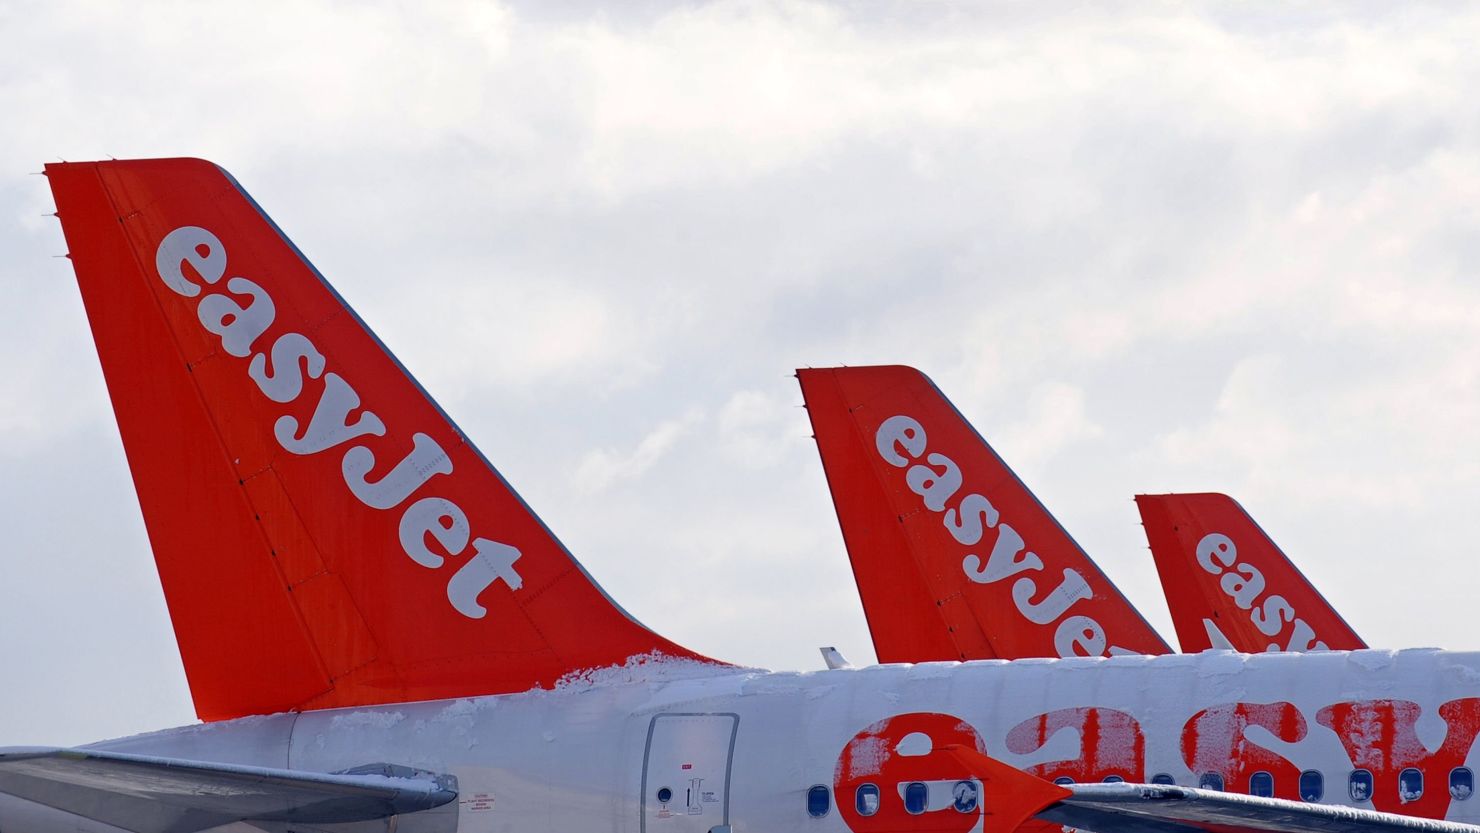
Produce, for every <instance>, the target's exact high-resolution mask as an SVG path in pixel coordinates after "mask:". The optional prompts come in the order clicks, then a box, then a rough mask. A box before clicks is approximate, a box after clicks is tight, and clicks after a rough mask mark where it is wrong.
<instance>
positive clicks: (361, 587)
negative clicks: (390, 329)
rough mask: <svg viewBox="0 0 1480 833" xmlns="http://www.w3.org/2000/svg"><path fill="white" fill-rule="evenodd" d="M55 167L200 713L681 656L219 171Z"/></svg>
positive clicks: (142, 164) (464, 688) (196, 166)
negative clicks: (609, 588)
mask: <svg viewBox="0 0 1480 833" xmlns="http://www.w3.org/2000/svg"><path fill="white" fill-rule="evenodd" d="M46 172H47V175H48V176H49V177H50V181H51V187H52V192H53V194H54V195H55V197H56V202H57V208H58V210H59V214H60V217H61V220H62V229H63V231H64V232H65V234H66V237H67V243H68V245H69V247H70V248H71V258H72V260H73V265H74V267H75V268H76V271H77V280H78V284H79V285H80V286H81V289H82V297H83V301H84V303H85V305H86V307H87V314H88V319H89V321H90V323H91V325H92V331H93V337H94V339H95V340H96V342H97V348H98V356H99V358H100V359H101V361H102V365H103V372H104V376H105V378H106V379H107V383H108V391H109V394H110V396H111V397H112V400H113V408H114V411H115V413H116V415H117V418H118V426H119V430H120V432H121V433H122V435H123V441H124V449H125V451H126V452H127V454H128V459H129V466H130V468H131V470H132V472H133V477H134V485H135V488H136V489H137V491H138V494H139V503H140V506H141V507H142V509H143V512H144V520H145V524H146V527H147V528H148V531H149V538H150V541H151V543H152V544H153V548H154V554H155V559H156V562H157V564H158V568H159V574H160V580H161V581H162V582H163V585H164V590H165V597H166V599H167V601H168V603H169V607H170V615H171V618H172V619H173V621H174V626H175V635H176V637H177V638H178V640H179V643H180V653H181V656H182V658H183V660H184V662H185V670H186V675H187V677H188V679H189V681H190V688H191V693H192V695H193V696H194V698H195V705H196V710H197V712H198V713H199V714H200V716H201V717H202V718H204V719H207V720H213V719H221V718H228V717H236V716H240V715H245V714H258V713H265V712H273V711H281V710H296V709H314V708H327V707H332V706H357V705H367V704H373V703H386V702H397V701H405V700H424V699H436V698H444V697H457V696H467V695H474V694H490V693H500V692H512V691H522V690H525V689H528V688H531V687H536V686H541V685H548V684H550V683H552V682H554V681H555V680H557V679H558V678H559V677H561V676H562V675H564V674H566V673H568V672H570V671H573V670H577V669H584V668H591V667H598V666H605V665H610V664H613V663H621V662H624V661H626V660H628V659H629V658H631V657H633V656H635V655H643V654H651V655H661V656H670V657H687V658H695V655H694V654H692V653H690V652H689V651H687V650H685V649H683V648H680V647H679V646H677V645H674V644H673V643H671V642H669V641H667V640H665V639H662V638H661V637H658V636H656V635H654V634H653V633H651V632H650V631H648V630H647V629H645V628H644V627H643V626H642V625H640V624H638V623H637V622H636V621H634V620H633V619H631V618H630V617H629V616H628V615H627V614H626V613H624V612H623V611H622V610H621V609H620V608H619V607H617V606H616V605H615V604H614V603H613V602H612V601H611V600H610V599H608V598H607V597H606V596H605V595H604V594H603V593H602V591H601V589H600V588H599V587H597V586H596V584H595V583H594V582H592V580H591V579H590V578H589V577H588V576H587V575H586V574H585V573H584V571H583V570H582V569H581V567H580V565H579V564H577V563H576V561H575V559H573V558H572V557H571V556H570V554H569V553H568V552H566V550H565V549H564V548H563V547H562V546H561V544H560V542H559V541H557V540H556V539H555V537H554V536H553V535H551V534H550V532H549V531H548V530H547V529H546V528H545V527H544V525H543V524H542V523H541V522H540V520H539V518H537V517H536V516H535V515H534V513H533V512H531V511H530V509H529V508H528V507H527V506H525V505H524V503H523V502H522V501H521V500H520V498H519V496H518V495H517V494H515V492H514V490H513V489H511V488H510V487H509V485H508V484H507V483H505V482H504V481H503V479H502V478H501V477H500V476H499V474H498V472H496V471H495V470H494V469H493V467H492V466H490V465H489V464H488V463H487V461H486V460H484V459H483V457H482V456H481V455H480V454H479V453H478V451H477V450H476V449H475V448H474V447H473V446H472V444H471V443H469V442H468V441H467V440H466V439H465V438H464V437H463V435H462V434H461V432H460V431H459V430H458V429H457V426H456V425H454V424H453V423H452V421H451V420H450V419H448V418H447V416H446V415H445V414H443V413H442V411H441V410H440V409H439V408H438V407H437V406H436V404H435V403H434V402H432V400H431V399H430V398H429V397H428V396H427V395H426V393H425V392H424V391H423V390H422V389H421V388H420V387H419V386H418V385H417V384H416V382H415V380H413V379H412V378H411V377H410V376H409V375H408V374H407V373H406V371H405V370H404V369H403V368H402V367H401V366H400V365H399V364H398V363H397V362H396V360H395V358H394V357H393V356H392V355H391V354H390V353H389V352H388V351H387V350H386V349H385V347H384V346H382V345H381V343H380V342H379V341H378V340H377V339H376V338H375V336H374V334H372V333H371V332H370V330H369V329H368V328H367V327H366V326H365V325H364V323H363V322H362V321H360V319H359V318H358V317H357V316H356V315H355V314H354V312H353V311H351V310H350V309H349V307H347V306H346V305H345V304H344V302H343V301H342V300H341V299H340V298H339V297H338V296H337V295H336V294H335V293H334V291H333V290H332V289H331V288H330V287H329V285H328V284H327V283H325V282H324V280H323V279H322V277H321V276H320V275H319V274H318V273H317V272H316V271H315V270H314V269H313V267H312V266H311V265H310V264H309V263H308V262H307V261H306V260H305V259H304V258H303V257H302V255H301V254H300V253H299V252H298V250H297V249H296V248H294V246H293V244H292V243H291V242H289V241H288V239H287V238H286V237H284V236H283V235H282V233H281V232H280V231H279V230H278V229H277V227H276V226H275V225H273V223H272V221H271V220H269V219H268V218H267V216H266V215H265V214H264V213H262V211H261V210H260V209H259V208H258V207H257V205H256V204H255V203H254V202H253V201H252V200H251V198H250V197H248V196H247V195H246V193H245V192H243V191H242V190H241V189H240V188H239V187H238V186H237V184H236V182H235V181H234V180H233V179H232V178H231V177H230V176H229V175H227V174H226V173H225V172H224V171H222V170H221V169H219V168H217V167H216V166H215V165H212V164H210V163H208V162H203V161H200V160H191V159H163V160H147V161H129V162H96V163H83V164H63V165H48V166H47V170H46Z"/></svg>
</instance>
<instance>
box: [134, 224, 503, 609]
mask: <svg viewBox="0 0 1480 833" xmlns="http://www.w3.org/2000/svg"><path fill="white" fill-rule="evenodd" d="M154 262H155V268H156V269H157V270H158V272H159V278H160V280H161V281H163V282H164V284H165V286H167V287H169V288H170V290H171V291H173V292H174V293H175V294H177V295H179V296H181V297H183V298H198V299H199V300H198V301H197V302H196V307H195V312H196V317H197V318H199V319H200V324H201V326H202V327H204V328H205V329H206V330H207V331H209V332H211V333H212V334H214V335H216V336H218V337H219V338H220V339H221V349H222V350H224V351H225V352H226V353H227V354H229V355H232V356H235V357H237V358H240V359H247V367H246V375H247V377H248V378H249V379H251V380H252V382H253V383H255V384H256V386H257V389H258V390H259V391H261V393H262V395H263V396H265V397H267V398H268V399H270V400H272V401H273V402H277V403H280V404H288V403H290V402H294V401H297V400H298V398H299V397H301V396H302V395H303V394H304V392H305V387H306V384H307V381H308V380H310V379H311V380H315V381H319V382H321V383H322V384H321V386H319V392H318V402H317V404H315V406H314V410H313V414H312V416H310V417H309V419H308V424H307V425H303V424H300V421H299V419H298V418H297V417H293V416H290V415H286V414H285V415H283V416H281V417H279V418H278V419H277V421H276V422H275V423H273V427H272V433H273V437H274V438H276V440H277V443H278V445H280V446H282V448H283V449H284V450H285V451H288V452H291V453H293V454H298V455H304V456H311V455H319V454H323V453H325V452H327V451H329V450H331V449H335V448H339V447H341V446H343V445H345V444H346V443H350V442H352V441H353V440H355V439H357V438H360V437H365V436H377V437H378V436H384V435H385V433H386V430H387V427H386V425H385V423H384V422H383V421H382V420H381V418H380V417H379V416H377V415H376V414H375V412H374V411H372V410H370V408H368V407H367V408H364V409H363V410H361V409H360V396H359V394H358V393H356V392H355V389H354V387H353V386H351V385H350V383H349V382H347V381H345V379H344V378H343V377H342V376H340V375H339V374H338V373H336V372H334V371H333V370H332V369H330V368H329V366H328V362H327V360H326V359H325V358H324V354H323V353H322V352H320V350H319V349H318V348H317V347H316V346H314V343H313V341H312V340H311V339H309V338H308V337H307V336H304V335H303V334H301V333H283V334H282V335H280V336H278V337H277V338H276V339H274V340H273V342H272V344H271V345H265V346H264V345H259V342H261V341H262V340H263V336H264V335H265V334H266V333H267V331H268V329H269V328H270V327H271V326H272V324H273V321H274V320H275V318H276V313H277V307H276V305H275V304H274V303H273V299H272V296H271V295H270V294H268V292H267V291H266V290H265V289H263V288H262V287H261V286H259V285H258V284H257V283H255V282H254V281H252V280H250V279H249V278H244V277H232V278H230V279H228V280H227V281H226V283H225V289H226V292H207V293H206V294H204V295H202V294H201V292H202V289H203V288H204V287H215V286H217V285H218V284H220V283H221V279H222V278H223V277H225V275H226V264H227V257H226V247H225V246H223V245H222V244H221V240H220V239H219V238H217V237H216V235H214V234H212V233H211V232H209V231H207V230H206V229H203V228H200V227H199V226H182V227H180V228H177V229H175V230H174V231H172V232H170V233H169V234H168V235H166V236H165V238H164V240H162V241H160V244H159V248H158V249H157V250H156V252H155V260H154ZM186 266H189V267H190V272H189V273H187V271H186V269H185V267H186ZM192 273H193V274H192ZM238 298H241V299H245V300H246V306H242V304H241V303H239V302H238V300H237V299H238ZM259 347H260V348H261V349H259ZM357 410H358V412H359V415H358V416H356V417H355V418H354V419H350V414H352V413H355V412H356V411H357ZM411 445H412V449H411V452H410V453H409V454H407V455H406V457H405V458H404V459H402V460H400V461H399V462H397V463H396V464H395V466H393V467H392V468H391V470H390V471H388V472H386V473H385V475H383V476H382V477H380V479H378V480H371V479H370V477H369V475H370V472H371V471H372V470H374V469H375V465H376V459H375V454H374V452H372V451H371V450H370V449H369V448H367V447H365V446H363V445H352V446H350V447H349V448H348V449H347V450H345V452H344V455H343V457H342V458H341V459H340V472H341V474H342V475H343V480H344V485H345V487H346V488H348V489H349V491H350V493H351V494H353V495H354V496H355V498H356V499H357V500H359V502H360V503H362V504H364V505H365V506H367V507H369V508H371V509H374V510H377V511H382V512H386V511H393V510H396V509H398V508H400V507H401V506H403V505H404V504H405V503H406V502H407V501H408V500H409V499H410V497H411V495H412V494H413V493H414V492H416V490H417V489H420V488H421V487H422V486H424V485H426V483H427V482H429V481H430V480H431V479H432V478H434V477H436V476H437V475H449V474H452V460H451V459H450V458H449V457H448V456H447V452H445V451H443V450H442V447H441V446H440V445H438V443H437V441H436V440H434V439H432V438H431V437H429V436H427V435H426V434H423V433H420V432H417V433H414V434H412V437H411ZM428 535H430V536H431V537H432V539H433V540H435V541H436V542H437V543H438V544H439V545H440V546H441V547H443V548H444V549H445V551H446V552H447V553H449V554H451V555H452V556H458V555H461V554H462V553H463V552H465V551H466V550H468V548H469V546H471V548H472V556H471V557H470V558H469V559H468V560H467V561H465V562H463V564H462V566H461V567H459V568H458V569H457V570H455V571H454V572H453V573H452V576H451V578H449V579H448V582H447V599H448V601H449V602H451V603H452V607H453V608H454V609H455V610H456V611H457V612H458V613H460V614H462V615H463V616H466V617H468V618H470V619H481V618H482V617H483V616H484V615H486V614H487V613H488V611H487V610H486V609H485V608H484V607H483V606H482V605H480V604H479V603H478V596H479V595H480V594H481V593H482V592H483V591H484V590H487V589H488V588H489V587H490V586H492V585H493V583H494V582H496V581H502V582H504V583H505V584H506V585H508V587H509V589H511V590H518V589H519V587H520V585H521V584H522V583H523V581H522V579H521V578H520V576H519V573H518V571H517V570H515V568H514V562H516V561H518V560H519V550H518V549H516V548H514V547H511V546H509V545H507V544H501V543H499V542H497V541H492V540H489V539H487V538H474V537H473V535H472V527H471V525H470V524H469V523H468V517H467V513H465V512H464V511H463V510H462V508H461V507H459V506H458V505H457V504H455V503H453V502H452V501H450V500H447V499H446V498H441V497H424V498H421V499H420V500H417V501H416V502H414V503H411V504H410V505H409V506H406V507H405V509H403V510H401V519H400V526H399V536H398V537H399V539H400V541H399V543H400V545H401V550H402V551H403V552H404V553H405V554H406V556H407V557H408V558H410V559H411V560H412V561H415V562H416V563H417V564H420V565H421V566H423V567H427V568H429V569H433V570H435V569H440V568H441V567H442V566H443V565H444V562H445V560H446V559H444V557H443V556H441V555H439V554H437V553H435V552H433V551H432V550H431V548H430V547H428V546H427V536H428Z"/></svg>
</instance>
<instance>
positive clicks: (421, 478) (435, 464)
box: [342, 433, 452, 509]
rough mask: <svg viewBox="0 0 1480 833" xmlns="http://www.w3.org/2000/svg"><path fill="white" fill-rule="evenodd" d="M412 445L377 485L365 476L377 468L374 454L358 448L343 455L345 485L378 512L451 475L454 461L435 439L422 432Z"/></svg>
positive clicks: (417, 435)
mask: <svg viewBox="0 0 1480 833" xmlns="http://www.w3.org/2000/svg"><path fill="white" fill-rule="evenodd" d="M411 443H412V446H411V453H410V454H407V455H406V457H405V458H404V459H403V460H401V462H399V463H397V464H396V467H395V468H393V469H391V470H390V473H389V474H387V475H386V476H385V477H383V478H381V479H380V480H378V481H376V482H374V483H371V482H370V481H368V480H366V479H365V475H367V474H369V473H370V470H371V469H373V468H375V452H373V451H371V450H370V449H368V448H366V447H364V446H362V445H357V446H355V447H354V448H351V449H350V450H349V451H346V452H345V453H344V461H343V463H342V468H343V470H344V482H345V483H348V484H349V490H350V491H351V492H354V495H355V497H357V498H359V499H360V502H361V503H363V504H365V505H366V506H373V507H375V508H376V509H389V508H391V507H392V506H399V505H401V502H402V501H404V500H406V498H408V497H411V493H412V492H414V491H416V490H417V489H420V488H421V487H422V486H423V485H425V484H426V482H427V481H428V480H431V479H432V477H433V476H434V475H438V474H452V461H451V460H450V459H448V457H447V452H445V451H443V450H442V446H440V445H437V441H436V440H434V439H432V438H431V437H428V436H427V435H426V434H420V433H419V434H416V435H415V436H413V437H412V438H411Z"/></svg>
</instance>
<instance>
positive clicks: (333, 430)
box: [272, 373, 385, 454]
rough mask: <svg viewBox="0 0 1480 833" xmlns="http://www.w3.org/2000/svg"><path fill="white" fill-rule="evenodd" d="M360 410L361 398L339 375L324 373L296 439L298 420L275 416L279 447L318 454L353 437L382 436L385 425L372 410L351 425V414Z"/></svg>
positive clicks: (357, 418)
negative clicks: (315, 400)
mask: <svg viewBox="0 0 1480 833" xmlns="http://www.w3.org/2000/svg"><path fill="white" fill-rule="evenodd" d="M358 407H360V395H359V394H358V393H355V389H354V388H352V387H350V386H349V383H348V382H346V381H344V379H343V378H342V377H341V376H340V375H339V374H338V373H326V374H324V392H323V393H321V394H319V404H318V405H317V406H315V407H314V409H313V416H311V417H309V418H308V428H306V429H304V431H303V436H301V437H300V436H298V418H297V417H293V416H281V417H278V421H277V422H276V423H274V424H273V426H272V433H273V435H274V436H276V437H277V441H278V445H281V446H282V447H283V448H285V449H287V450H288V451H291V452H293V453H294V454H317V453H319V452H320V451H324V450H325V449H329V448H333V447H334V446H336V445H339V444H340V443H343V442H348V441H350V440H352V439H354V438H355V437H363V436H365V435H366V434H374V435H375V436H377V437H379V436H381V435H383V434H385V423H384V422H381V421H380V417H378V416H376V415H375V414H374V413H373V412H371V411H364V412H362V413H361V414H360V415H359V416H358V417H356V418H355V420H354V422H350V421H349V415H350V412H351V411H353V410H355V409H356V408H358Z"/></svg>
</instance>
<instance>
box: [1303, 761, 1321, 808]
mask: <svg viewBox="0 0 1480 833" xmlns="http://www.w3.org/2000/svg"><path fill="white" fill-rule="evenodd" d="M1325 795H1326V776H1324V775H1322V774H1321V773H1320V772H1319V771H1317V770H1314V769H1307V770H1306V771H1304V772H1302V773H1300V800H1301V801H1309V802H1311V803H1315V802H1317V801H1320V800H1321V799H1322V798H1323V797H1325Z"/></svg>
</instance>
